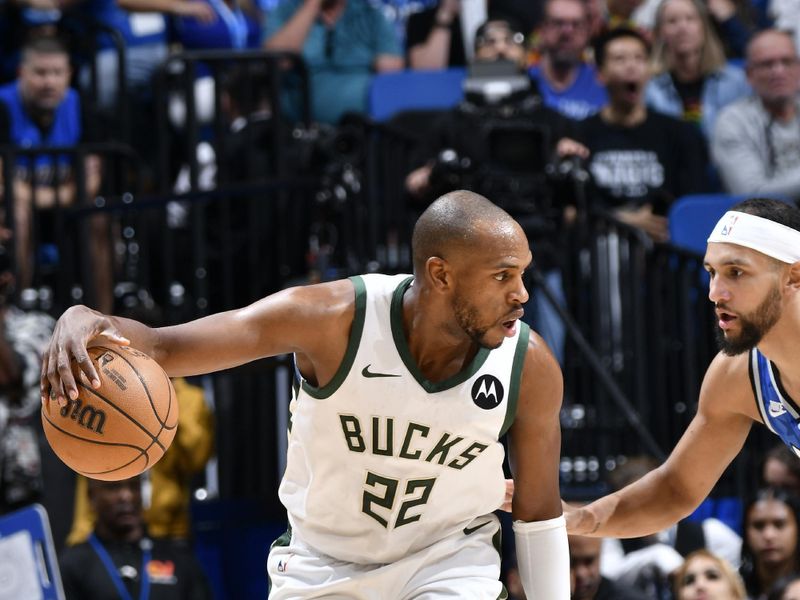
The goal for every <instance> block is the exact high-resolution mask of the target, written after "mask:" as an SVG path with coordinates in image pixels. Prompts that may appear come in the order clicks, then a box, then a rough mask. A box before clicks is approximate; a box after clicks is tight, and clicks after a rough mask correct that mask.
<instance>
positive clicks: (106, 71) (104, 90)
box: [62, 0, 216, 111]
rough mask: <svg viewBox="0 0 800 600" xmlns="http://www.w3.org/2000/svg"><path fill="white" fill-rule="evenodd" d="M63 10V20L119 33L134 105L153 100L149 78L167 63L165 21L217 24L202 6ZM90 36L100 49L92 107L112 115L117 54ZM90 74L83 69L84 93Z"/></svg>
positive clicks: (143, 1) (79, 1)
mask: <svg viewBox="0 0 800 600" xmlns="http://www.w3.org/2000/svg"><path fill="white" fill-rule="evenodd" d="M62 4H63V6H65V7H69V8H70V9H71V13H68V14H71V15H76V16H79V17H81V18H82V19H84V20H85V21H86V22H88V23H90V24H91V23H92V22H95V21H96V22H98V23H100V24H102V25H103V26H105V27H110V28H112V29H114V30H116V31H117V32H119V34H120V35H121V36H122V38H123V40H124V43H125V77H126V79H125V80H126V83H127V86H128V93H129V94H131V95H132V96H133V97H134V99H135V100H139V101H144V100H149V99H151V98H152V79H153V75H154V73H155V72H156V69H158V68H159V67H160V66H161V64H162V63H163V62H164V60H165V59H166V58H167V53H168V48H167V22H166V15H182V16H187V17H194V18H196V19H199V20H201V21H206V22H208V21H212V20H214V19H215V18H216V15H215V13H214V11H213V9H212V8H211V7H210V6H209V5H208V4H207V3H206V2H203V1H202V0H119V1H117V0H63V2H62ZM90 31H91V30H90ZM92 33H93V34H95V36H96V44H97V46H98V47H99V50H98V51H97V53H96V55H95V57H94V62H95V66H96V67H97V105H98V107H99V108H100V109H102V110H105V111H108V110H112V111H113V110H114V109H115V108H116V107H117V106H118V103H119V100H120V98H119V94H120V90H118V89H117V81H118V78H117V77H118V75H117V74H118V70H119V64H118V56H117V49H116V48H115V47H114V45H113V43H112V40H111V38H110V37H109V36H108V35H107V34H106V33H103V32H96V31H92ZM89 74H90V69H89V68H88V67H86V68H85V69H84V70H83V72H82V73H81V79H82V85H83V87H84V88H88V87H89V83H90V82H89Z"/></svg>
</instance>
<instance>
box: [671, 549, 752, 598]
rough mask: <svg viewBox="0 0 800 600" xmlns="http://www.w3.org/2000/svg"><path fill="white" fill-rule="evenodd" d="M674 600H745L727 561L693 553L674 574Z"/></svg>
mask: <svg viewBox="0 0 800 600" xmlns="http://www.w3.org/2000/svg"><path fill="white" fill-rule="evenodd" d="M674 581H675V600H747V593H746V592H745V590H744V583H743V582H742V578H741V577H740V576H739V574H738V573H737V572H736V571H735V570H734V569H733V568H732V567H731V565H730V564H728V562H727V561H725V560H724V559H722V558H720V557H719V556H716V555H715V554H713V553H711V552H709V551H708V550H696V551H695V552H692V553H691V554H690V555H689V556H687V557H686V560H685V561H683V564H682V565H681V566H680V568H679V569H678V570H677V571H676V572H675V577H674Z"/></svg>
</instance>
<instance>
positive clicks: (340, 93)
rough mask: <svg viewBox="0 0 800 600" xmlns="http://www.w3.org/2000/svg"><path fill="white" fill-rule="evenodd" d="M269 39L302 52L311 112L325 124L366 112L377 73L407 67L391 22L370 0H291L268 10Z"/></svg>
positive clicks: (274, 45)
mask: <svg viewBox="0 0 800 600" xmlns="http://www.w3.org/2000/svg"><path fill="white" fill-rule="evenodd" d="M265 40H266V41H265V44H264V45H265V47H266V48H267V49H268V50H283V51H289V52H297V53H302V55H303V58H304V59H305V62H306V65H307V67H308V71H309V78H310V82H309V84H310V88H311V116H312V119H313V120H315V121H321V122H323V123H331V124H335V123H338V122H339V120H340V119H341V118H342V116H343V115H344V114H345V113H348V112H357V113H364V112H366V106H367V92H368V89H369V84H370V80H371V78H372V75H373V74H374V73H384V72H388V71H396V70H398V69H402V68H403V56H402V50H401V49H400V45H399V43H398V42H397V38H396V37H395V35H394V32H393V31H392V26H391V24H390V23H389V22H388V21H387V20H386V18H385V17H384V16H383V14H382V13H381V12H380V11H378V10H377V9H376V8H373V7H372V6H370V5H369V4H368V3H367V1H366V0H286V1H285V2H283V3H282V4H280V5H279V6H278V8H277V9H275V11H274V12H272V13H271V14H270V15H269V18H268V19H267V23H266V31H265Z"/></svg>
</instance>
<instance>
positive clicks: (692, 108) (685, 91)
mask: <svg viewBox="0 0 800 600" xmlns="http://www.w3.org/2000/svg"><path fill="white" fill-rule="evenodd" d="M670 77H671V78H672V84H673V85H674V86H675V90H676V91H677V92H678V96H680V98H681V104H682V105H683V120H684V121H688V122H690V123H694V124H695V125H698V126H699V125H700V120H701V118H702V116H703V84H704V83H705V78H704V77H701V78H700V79H698V80H696V81H689V82H683V81H679V80H678V78H677V77H675V75H674V74H670Z"/></svg>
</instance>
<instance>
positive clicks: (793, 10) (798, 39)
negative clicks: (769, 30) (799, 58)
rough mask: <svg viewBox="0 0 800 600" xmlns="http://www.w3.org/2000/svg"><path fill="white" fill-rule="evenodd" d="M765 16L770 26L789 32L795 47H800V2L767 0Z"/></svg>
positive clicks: (795, 0)
mask: <svg viewBox="0 0 800 600" xmlns="http://www.w3.org/2000/svg"><path fill="white" fill-rule="evenodd" d="M766 5H767V17H768V18H769V19H770V22H771V26H772V27H774V28H775V29H778V30H780V31H785V32H787V33H788V34H790V35H791V36H792V38H793V40H794V46H795V48H800V2H797V0H767V2H766Z"/></svg>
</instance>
